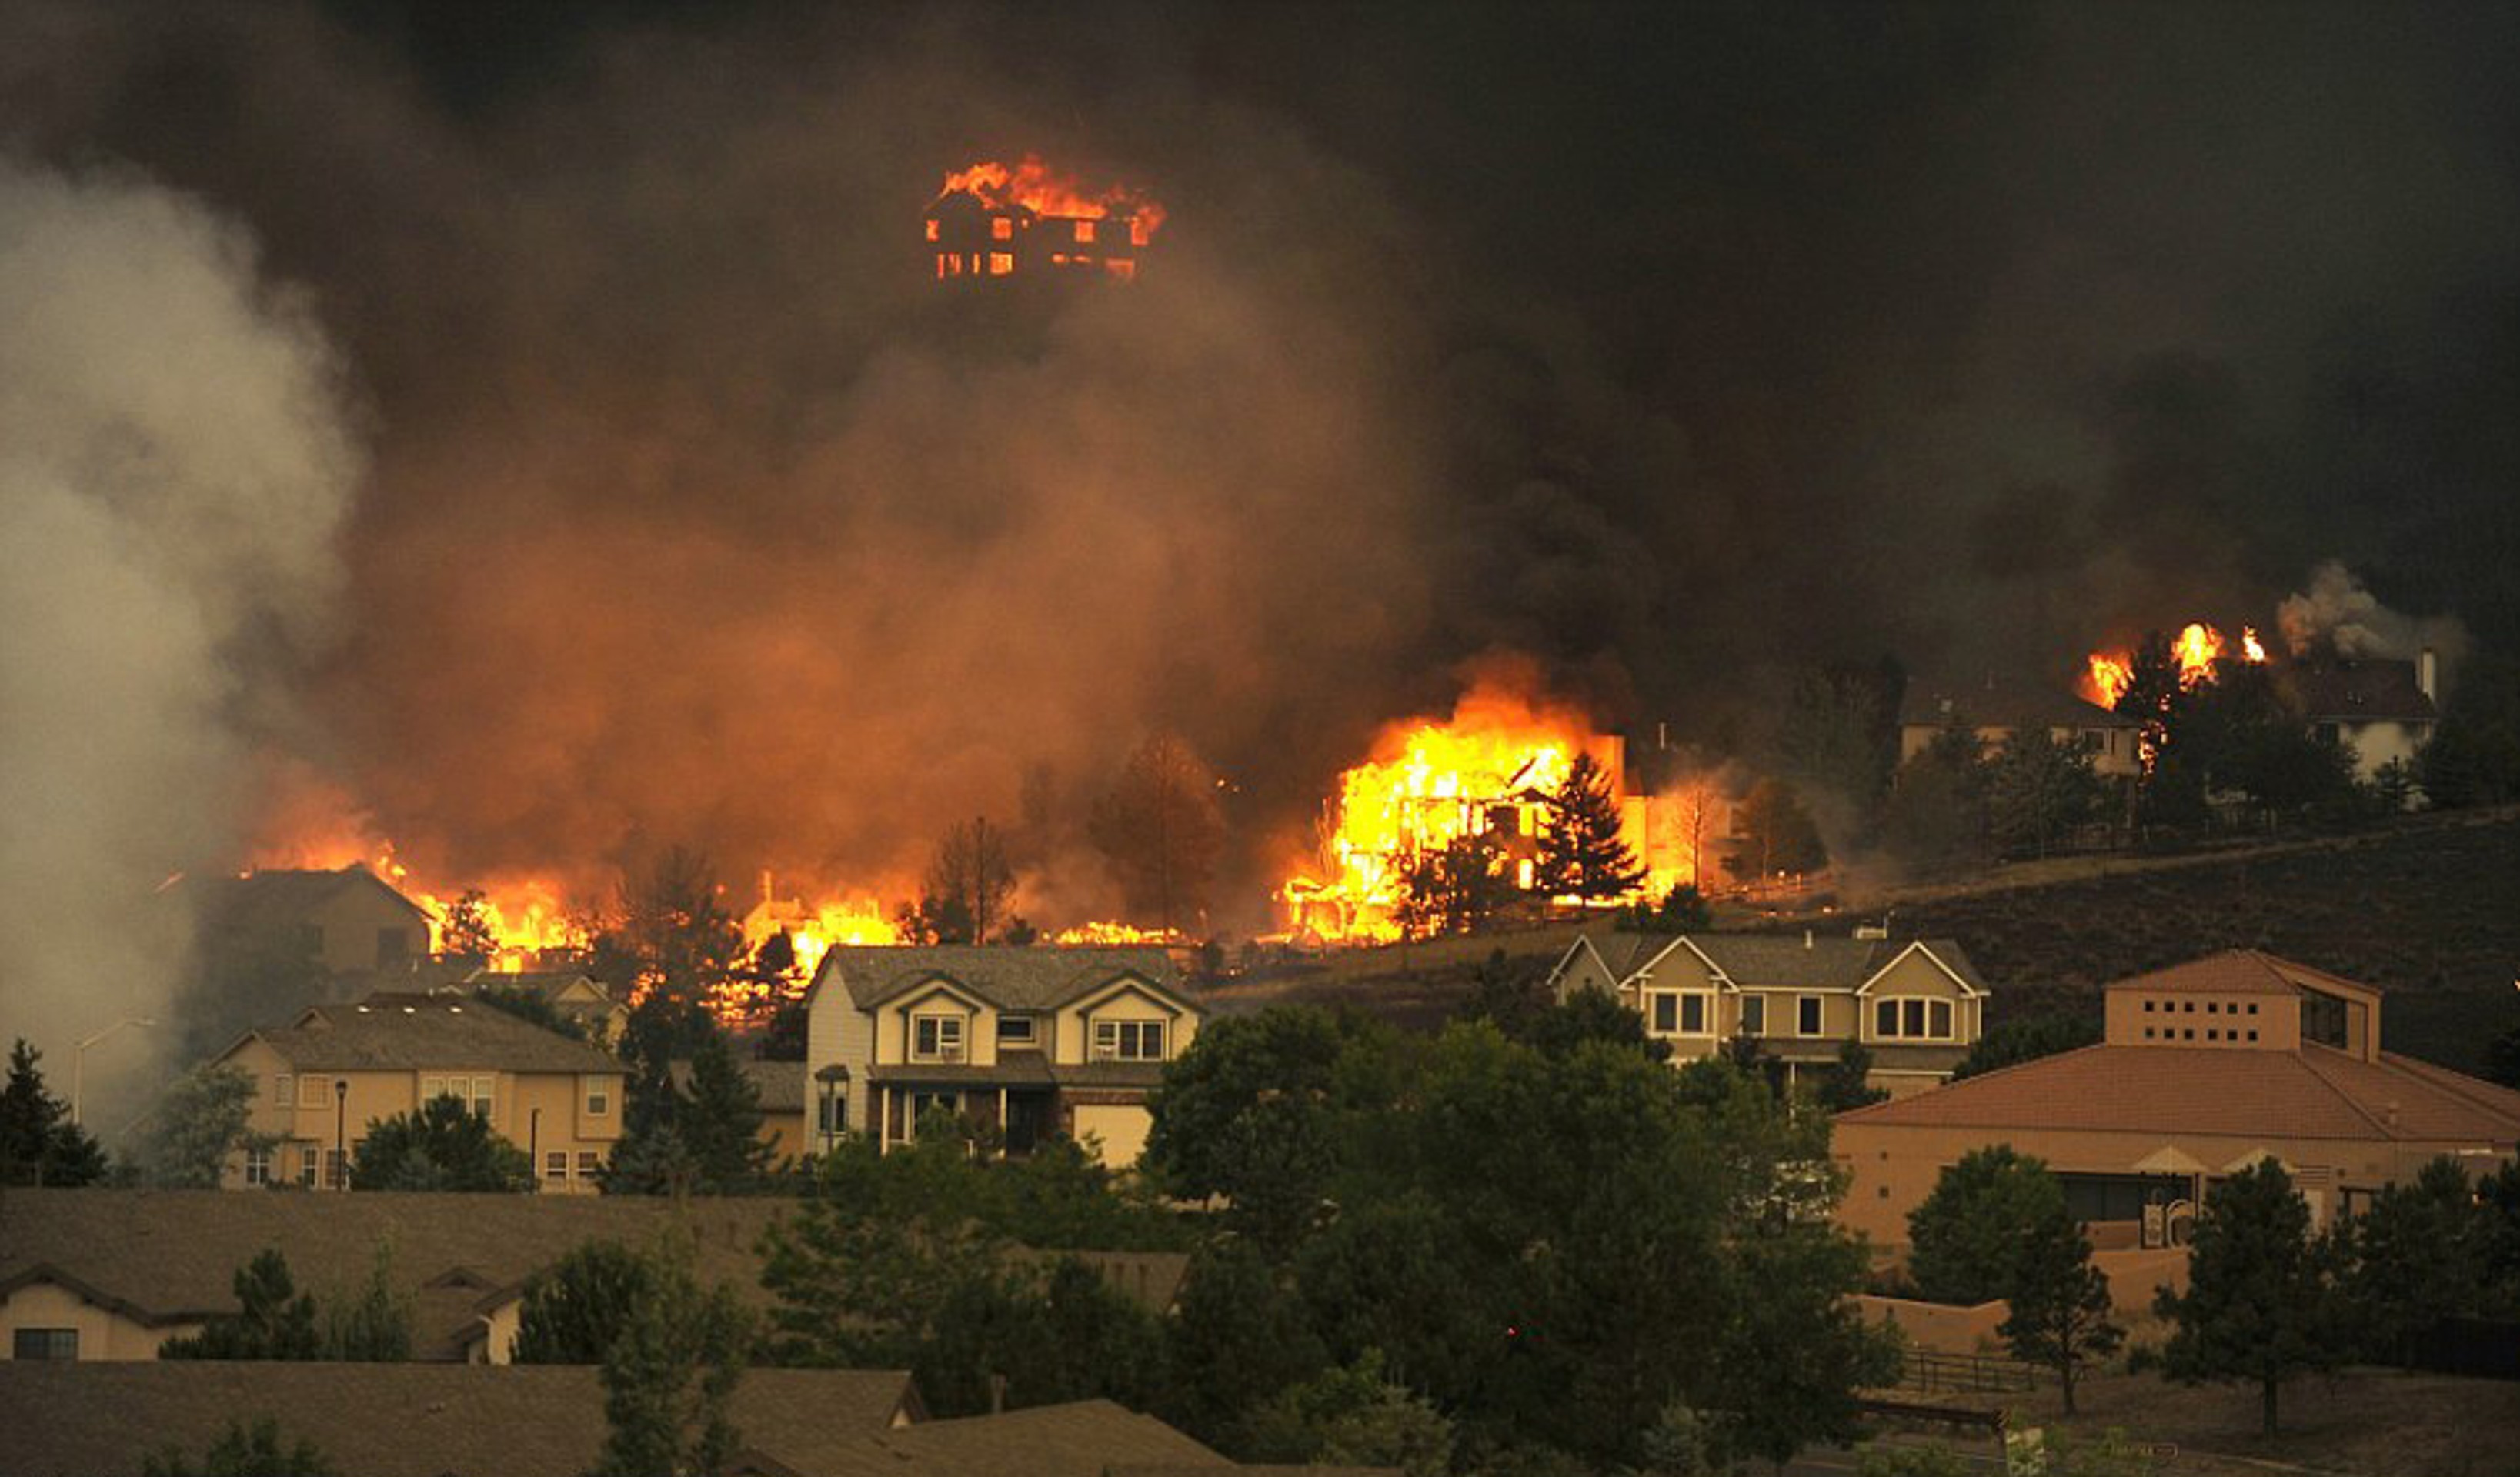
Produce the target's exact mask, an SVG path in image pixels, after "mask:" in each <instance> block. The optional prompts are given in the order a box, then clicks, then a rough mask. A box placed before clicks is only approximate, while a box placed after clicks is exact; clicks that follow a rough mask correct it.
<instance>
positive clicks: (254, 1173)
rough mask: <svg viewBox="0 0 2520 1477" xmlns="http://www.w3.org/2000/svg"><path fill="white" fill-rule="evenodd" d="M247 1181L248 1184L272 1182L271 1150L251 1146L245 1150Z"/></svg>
mask: <svg viewBox="0 0 2520 1477" xmlns="http://www.w3.org/2000/svg"><path fill="white" fill-rule="evenodd" d="M245 1183H246V1184H248V1185H269V1184H270V1183H271V1150H269V1149H267V1148H249V1149H247V1150H246V1151H245Z"/></svg>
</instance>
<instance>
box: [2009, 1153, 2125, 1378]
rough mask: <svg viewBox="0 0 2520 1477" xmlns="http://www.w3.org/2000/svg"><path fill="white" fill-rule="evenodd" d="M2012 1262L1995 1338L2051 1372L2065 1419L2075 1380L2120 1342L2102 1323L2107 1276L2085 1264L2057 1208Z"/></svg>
mask: <svg viewBox="0 0 2520 1477" xmlns="http://www.w3.org/2000/svg"><path fill="white" fill-rule="evenodd" d="M2013 1256H2014V1262H2013V1275H2012V1285H2011V1290H2010V1292H2009V1293H2008V1294H2007V1296H2008V1298H2009V1299H2010V1302H2011V1314H2010V1316H2009V1317H2007V1318H2006V1319H2005V1320H2003V1324H2002V1325H2001V1326H2000V1327H1998V1328H1997V1329H1996V1332H1998V1333H1999V1334H2002V1335H2003V1338H2004V1339H2005V1340H2006V1341H2008V1342H2009V1343H2010V1344H2011V1346H2012V1357H2013V1358H2015V1359H2017V1360H2020V1361H2021V1362H2023V1363H2024V1364H2032V1365H2046V1366H2048V1368H2050V1369H2053V1370H2055V1371H2056V1388H2057V1392H2058V1393H2059V1394H2061V1395H2062V1396H2063V1397H2064V1399H2065V1413H2067V1414H2068V1415H2070V1414H2072V1413H2073V1412H2074V1381H2075V1379H2076V1377H2077V1376H2078V1375H2080V1374H2081V1372H2082V1371H2083V1369H2084V1368H2085V1367H2086V1366H2087V1365H2092V1364H2093V1363H2095V1362H2096V1361H2099V1360H2103V1359H2106V1358H2107V1357H2108V1356H2109V1355H2110V1354H2112V1353H2114V1352H2115V1351H2116V1349H2117V1347H2118V1345H2119V1344H2120V1343H2122V1342H2124V1341H2125V1339H2126V1330H2125V1329H2123V1328H2120V1327H2119V1326H2118V1325H2117V1324H2115V1323H2113V1322H2110V1321H2109V1278H2108V1274H2106V1273H2104V1272H2102V1271H2100V1270H2099V1269H2098V1268H2097V1267H2094V1266H2093V1265H2092V1238H2091V1237H2090V1236H2088V1235H2086V1234H2085V1233H2084V1231H2083V1227H2082V1223H2080V1222H2078V1221H2076V1220H2075V1219H2074V1216H2073V1213H2072V1212H2071V1211H2069V1210H2067V1209H2065V1207H2064V1206H2063V1205H2062V1204H2061V1203H2059V1204H2058V1205H2057V1207H2056V1208H2055V1210H2054V1211H2053V1212H2052V1213H2050V1214H2048V1215H2044V1216H2041V1217H2040V1218H2039V1220H2038V1221H2037V1222H2036V1223H2035V1224H2034V1225H2033V1226H2032V1227H2031V1228H2030V1231H2029V1233H2028V1234H2027V1235H2025V1236H2023V1237H2022V1238H2021V1242H2020V1245H2019V1246H2018V1247H2016V1248H2015V1250H2014V1252H2013Z"/></svg>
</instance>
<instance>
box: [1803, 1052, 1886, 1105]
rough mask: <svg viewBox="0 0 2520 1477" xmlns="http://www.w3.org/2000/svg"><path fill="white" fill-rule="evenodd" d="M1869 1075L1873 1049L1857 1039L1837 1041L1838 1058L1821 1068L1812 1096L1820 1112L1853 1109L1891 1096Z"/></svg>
mask: <svg viewBox="0 0 2520 1477" xmlns="http://www.w3.org/2000/svg"><path fill="white" fill-rule="evenodd" d="M1871 1076H1872V1049H1871V1048H1870V1047H1868V1046H1866V1045H1865V1044H1864V1043H1862V1042H1860V1041H1847V1042H1840V1043H1839V1044H1838V1048H1837V1059H1836V1060H1835V1061H1832V1062H1830V1063H1829V1064H1828V1065H1827V1066H1826V1067H1825V1068H1823V1070H1822V1072H1821V1074H1820V1081H1819V1082H1818V1083H1817V1084H1815V1085H1814V1086H1813V1088H1812V1097H1813V1098H1814V1099H1815V1100H1817V1101H1818V1102H1819V1103H1820V1106H1821V1110H1822V1111H1823V1112H1828V1113H1846V1112H1852V1111H1854V1110H1855V1109H1857V1108H1860V1107H1866V1106H1868V1105H1870V1104H1872V1103H1875V1102H1879V1101H1880V1100H1882V1099H1883V1098H1885V1097H1889V1096H1890V1094H1889V1092H1888V1091H1887V1090H1886V1089H1883V1088H1876V1087H1874V1086H1872V1084H1871V1082H1870V1081H1869V1079H1870V1077H1871Z"/></svg>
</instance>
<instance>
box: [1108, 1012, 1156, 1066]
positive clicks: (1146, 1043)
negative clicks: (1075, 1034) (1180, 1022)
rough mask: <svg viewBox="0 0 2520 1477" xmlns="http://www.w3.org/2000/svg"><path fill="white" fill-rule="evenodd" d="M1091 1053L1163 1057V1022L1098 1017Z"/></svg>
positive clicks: (1128, 1058) (1126, 1058) (1129, 1057)
mask: <svg viewBox="0 0 2520 1477" xmlns="http://www.w3.org/2000/svg"><path fill="white" fill-rule="evenodd" d="M1094 1054H1095V1055H1097V1056H1108V1057H1114V1058H1117V1059H1118V1060H1121V1061H1161V1060H1163V1059H1164V1023H1163V1022H1162V1021H1160V1020H1098V1021H1096V1022H1095V1023H1094Z"/></svg>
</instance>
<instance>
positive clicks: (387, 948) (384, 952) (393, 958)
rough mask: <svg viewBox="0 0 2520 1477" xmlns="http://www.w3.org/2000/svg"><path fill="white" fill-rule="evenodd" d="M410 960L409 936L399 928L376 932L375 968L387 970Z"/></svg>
mask: <svg viewBox="0 0 2520 1477" xmlns="http://www.w3.org/2000/svg"><path fill="white" fill-rule="evenodd" d="M409 958H411V935H410V934H408V933H406V932H404V931H403V930H402V929H400V928H380V929H378V930H377V967H378V968H380V969H389V968H391V967H393V966H394V965H396V964H399V963H401V962H403V961H404V960H407V959H409Z"/></svg>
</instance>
